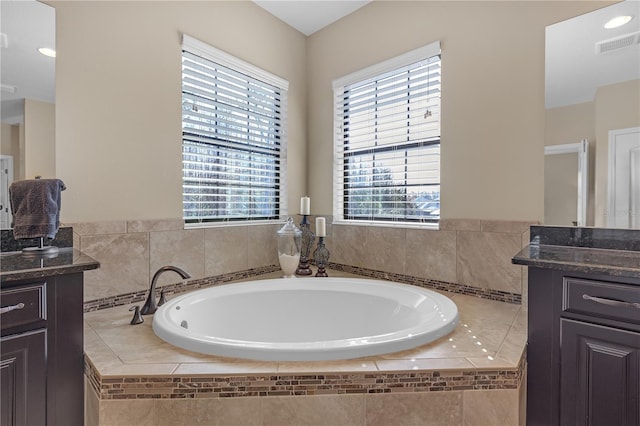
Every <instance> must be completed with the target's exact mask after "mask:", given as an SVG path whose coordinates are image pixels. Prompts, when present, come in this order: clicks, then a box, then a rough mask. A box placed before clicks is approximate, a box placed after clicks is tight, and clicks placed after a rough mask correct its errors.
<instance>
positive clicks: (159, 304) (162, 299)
mask: <svg viewBox="0 0 640 426" xmlns="http://www.w3.org/2000/svg"><path fill="white" fill-rule="evenodd" d="M165 303H167V298H166V297H165V295H164V288H163V289H162V290H160V300H159V301H158V306H162V305H164V304H165Z"/></svg>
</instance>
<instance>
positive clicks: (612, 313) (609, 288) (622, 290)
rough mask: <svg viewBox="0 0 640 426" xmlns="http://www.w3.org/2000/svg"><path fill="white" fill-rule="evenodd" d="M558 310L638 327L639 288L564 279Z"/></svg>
mask: <svg viewBox="0 0 640 426" xmlns="http://www.w3.org/2000/svg"><path fill="white" fill-rule="evenodd" d="M562 290H563V298H562V310H563V311H564V312H574V313H581V314H588V315H594V316H598V317H603V318H610V319H615V320H620V321H626V322H632V323H635V324H640V287H639V286H633V285H626V284H617V283H610V282H606V281H595V280H584V279H579V278H570V277H565V278H564V281H563V289H562Z"/></svg>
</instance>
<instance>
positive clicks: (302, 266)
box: [296, 214, 316, 275]
mask: <svg viewBox="0 0 640 426" xmlns="http://www.w3.org/2000/svg"><path fill="white" fill-rule="evenodd" d="M300 230H301V231H302V241H301V244H300V246H301V247H300V262H298V269H296V275H311V274H313V271H312V270H311V268H310V266H311V265H310V263H311V262H310V261H309V254H310V253H311V247H312V246H313V242H314V240H315V238H316V236H315V234H314V233H313V232H311V226H310V223H309V215H306V214H303V215H302V221H301V222H300Z"/></svg>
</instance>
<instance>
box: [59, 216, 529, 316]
mask: <svg viewBox="0 0 640 426" xmlns="http://www.w3.org/2000/svg"><path fill="white" fill-rule="evenodd" d="M312 222H313V221H312ZM328 222H330V220H329V221H328ZM70 225H73V231H74V247H76V248H79V249H80V250H82V251H83V252H84V253H86V254H88V255H89V256H91V257H93V258H94V259H96V260H98V261H99V262H100V264H101V265H102V267H101V269H100V270H97V271H92V272H90V273H87V274H86V284H85V294H84V300H85V302H87V303H88V305H89V306H91V307H94V306H114V305H116V304H119V303H129V301H130V300H131V301H133V299H131V298H132V297H133V298H136V297H137V298H138V299H136V300H139V299H140V298H142V297H143V296H140V294H144V292H145V291H146V290H147V289H148V286H149V281H150V278H151V276H152V275H153V273H154V272H155V270H157V268H159V267H160V266H163V265H167V264H172V265H175V266H178V267H180V268H182V269H184V270H186V271H188V272H189V273H190V274H191V275H192V277H193V280H190V281H197V280H207V279H214V281H215V279H217V278H218V277H225V276H229V274H234V273H243V274H249V275H250V274H253V273H255V274H259V273H263V272H264V271H265V269H264V268H266V270H267V271H268V270H269V268H272V269H271V270H274V269H276V268H278V266H277V265H278V260H277V246H276V243H277V241H276V238H275V235H276V231H277V229H278V228H279V225H277V224H276V225H271V224H269V225H239V226H237V225H229V226H222V227H214V228H204V229H183V227H184V225H183V222H182V220H180V219H166V220H132V221H117V222H95V223H93V222H92V223H73V224H70ZM312 225H313V224H312ZM529 225H530V223H529V222H512V221H486V220H471V219H446V220H442V221H441V223H440V230H428V229H418V228H394V227H380V226H359V225H336V224H328V225H327V234H328V236H327V240H326V242H327V247H328V249H329V250H330V252H331V258H330V262H331V263H332V264H333V266H334V267H337V266H336V265H341V266H340V267H342V268H345V271H349V272H355V271H358V272H357V273H359V274H361V275H367V276H376V277H379V276H383V275H384V274H388V275H389V276H390V277H391V279H397V280H400V281H402V280H404V281H403V282H408V281H407V280H408V279H409V278H411V279H413V281H415V282H416V283H417V284H418V285H423V284H426V285H427V286H430V287H431V288H437V289H443V290H450V291H455V292H461V293H463V294H475V295H478V296H480V297H488V298H491V299H495V300H504V301H510V302H513V303H520V300H523V301H526V268H524V267H521V266H517V265H513V264H511V262H510V260H511V257H512V256H513V253H516V252H518V251H519V250H520V249H521V248H522V247H524V246H525V245H526V244H528V242H529ZM349 268H351V269H349ZM406 277H409V278H406ZM180 283H181V281H180V280H179V277H178V276H177V275H175V274H163V275H162V276H161V277H160V280H159V282H158V285H159V286H165V285H170V284H176V285H179V284H180ZM411 283H413V282H411ZM115 301H117V303H116V302H115ZM112 302H113V303H112Z"/></svg>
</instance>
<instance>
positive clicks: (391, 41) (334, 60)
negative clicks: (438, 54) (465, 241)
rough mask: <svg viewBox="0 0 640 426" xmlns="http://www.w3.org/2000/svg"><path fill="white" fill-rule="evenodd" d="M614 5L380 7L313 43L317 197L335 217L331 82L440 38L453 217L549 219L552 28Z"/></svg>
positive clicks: (446, 211) (446, 210) (322, 210)
mask: <svg viewBox="0 0 640 426" xmlns="http://www.w3.org/2000/svg"><path fill="white" fill-rule="evenodd" d="M607 4H610V2H474V1H472V2H436V1H428V2H403V1H375V2H373V3H371V4H369V5H367V6H365V7H363V8H362V9H360V10H358V11H357V12H356V13H354V14H351V15H349V16H347V17H346V18H345V19H342V20H340V21H338V22H337V23H336V24H334V25H332V26H330V27H327V28H326V29H324V30H322V31H320V32H318V33H316V34H313V35H312V36H311V37H310V38H309V41H308V53H307V54H308V65H307V68H308V70H309V74H308V75H309V77H308V82H307V84H308V87H309V89H308V90H309V99H312V100H313V102H310V103H309V120H308V122H309V148H308V155H309V160H308V163H309V176H308V180H309V183H310V184H309V194H310V195H311V197H312V199H313V200H314V205H315V206H317V210H316V213H318V214H331V212H332V196H331V190H330V189H329V188H330V187H331V184H332V175H331V167H329V165H330V164H332V155H333V147H332V143H333V142H332V141H333V134H332V128H333V126H332V123H333V118H332V92H331V82H332V80H333V79H335V78H337V77H341V76H343V75H346V74H348V73H351V72H353V71H356V70H358V69H362V68H364V67H367V66H369V65H372V64H375V63H377V62H380V61H383V60H385V59H388V58H391V57H394V56H396V55H399V54H401V53H403V52H406V51H408V50H411V49H414V48H417V47H420V46H424V45H426V44H428V43H430V42H433V41H436V40H440V42H441V46H442V73H443V75H442V123H441V124H442V151H441V152H442V158H441V164H442V172H441V182H442V186H441V191H442V195H441V200H442V204H441V206H442V217H443V218H475V219H494V220H501V219H502V220H527V221H528V220H542V218H543V197H544V196H543V179H542V176H543V145H544V120H545V115H544V114H545V113H544V31H545V26H546V25H548V24H552V23H555V22H558V21H561V20H564V19H567V18H569V17H573V16H576V15H579V14H582V13H585V12H588V11H591V10H594V9H597V8H599V7H603V6H605V5H607Z"/></svg>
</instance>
